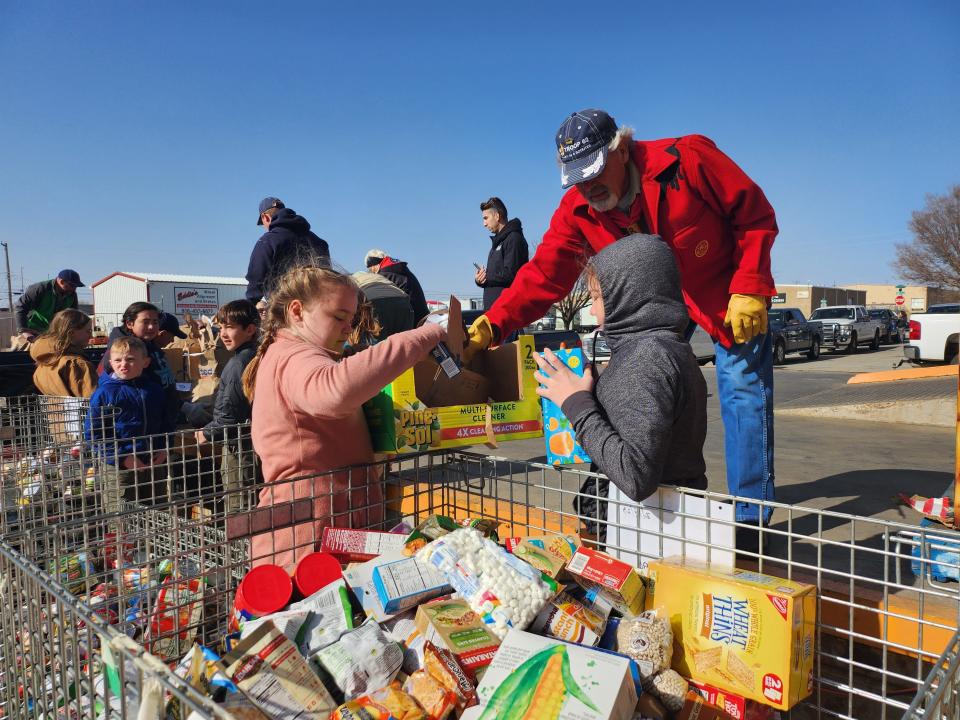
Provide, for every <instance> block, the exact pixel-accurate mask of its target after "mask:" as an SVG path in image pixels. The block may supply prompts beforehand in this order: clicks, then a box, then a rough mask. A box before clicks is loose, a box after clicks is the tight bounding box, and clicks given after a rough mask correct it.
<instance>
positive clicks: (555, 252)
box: [487, 135, 777, 347]
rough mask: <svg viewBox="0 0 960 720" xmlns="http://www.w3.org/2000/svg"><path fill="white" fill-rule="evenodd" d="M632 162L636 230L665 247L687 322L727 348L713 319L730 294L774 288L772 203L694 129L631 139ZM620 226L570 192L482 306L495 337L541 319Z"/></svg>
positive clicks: (719, 322) (719, 321)
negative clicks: (641, 224)
mask: <svg viewBox="0 0 960 720" xmlns="http://www.w3.org/2000/svg"><path fill="white" fill-rule="evenodd" d="M632 159H633V162H634V164H635V165H636V167H637V168H638V169H639V171H640V182H641V193H642V195H643V220H644V221H645V224H646V229H647V230H649V232H651V233H653V234H655V235H659V236H660V237H662V238H663V239H664V240H665V241H666V242H667V244H668V245H670V247H671V248H672V249H673V254H674V256H675V257H676V259H677V264H678V265H679V267H680V277H681V282H682V284H683V297H684V300H685V301H686V304H687V309H688V310H689V312H690V318H691V319H692V320H693V321H694V322H696V323H697V324H698V325H700V326H701V327H702V328H703V329H704V330H706V331H707V332H708V333H709V334H710V335H711V337H713V338H714V339H718V340H720V341H721V342H722V343H723V344H724V345H725V346H727V347H729V346H730V345H732V344H733V334H732V333H731V332H730V329H729V328H727V327H724V325H723V318H724V315H726V311H727V303H728V302H729V299H730V295H731V294H733V293H741V294H745V295H765V296H768V297H769V296H773V295H776V293H777V291H776V288H775V286H774V283H773V276H772V275H771V273H770V248H771V246H772V245H773V239H774V238H775V237H776V235H777V221H776V217H775V216H774V212H773V208H772V207H771V206H770V203H769V202H767V198H766V197H765V196H764V194H763V191H762V190H761V189H760V188H759V187H757V185H756V184H755V183H754V182H753V181H752V180H751V179H750V178H749V177H747V175H746V173H744V172H743V170H741V169H740V168H739V167H737V165H736V164H735V163H734V162H733V161H732V160H731V159H730V158H728V157H727V156H726V155H724V154H723V153H722V152H720V150H718V149H717V146H716V145H714V143H713V141H712V140H710V139H709V138H706V137H704V136H702V135H687V136H684V137H681V138H668V139H666V140H653V141H649V142H647V141H638V142H635V143H634V144H633V153H632ZM626 232H627V231H623V230H621V229H620V228H619V227H618V226H617V225H616V224H615V223H614V222H613V220H612V219H611V218H610V217H609V216H608V214H606V213H597V212H594V210H593V209H592V208H591V207H590V206H589V204H588V203H587V201H586V200H585V199H584V198H583V196H582V195H581V194H580V192H579V190H577V188H576V187H573V188H570V189H569V190H568V191H567V193H566V194H565V195H564V196H563V199H562V200H561V201H560V207H558V208H557V210H556V211H555V212H554V213H553V218H552V219H551V221H550V228H549V229H548V230H547V232H546V233H544V236H543V242H541V243H540V247H538V248H537V252H536V254H535V255H534V256H533V259H531V260H530V262H528V263H527V264H526V265H524V266H523V267H522V268H521V269H520V272H518V273H517V276H516V279H515V280H514V281H513V284H512V285H511V286H510V287H509V288H507V289H506V290H504V292H503V294H502V295H501V296H500V298H499V300H497V302H496V303H495V304H494V306H493V307H492V308H490V310H488V311H487V317H488V318H489V319H490V322H491V323H492V324H494V325H496V326H497V327H498V328H499V329H500V333H501V336H503V335H506V334H507V333H510V332H512V331H513V330H517V329H519V328H522V327H524V326H526V325H529V324H530V323H532V322H533V321H534V320H537V319H538V318H540V317H542V316H543V315H544V313H546V311H547V310H548V309H549V308H550V306H551V305H552V304H553V303H555V302H557V301H558V300H560V299H562V298H563V297H564V296H565V295H566V294H567V293H568V292H570V289H571V288H572V287H573V284H574V283H575V282H576V280H577V277H578V276H579V275H580V272H581V268H582V266H583V259H584V256H585V255H586V256H591V255H595V254H596V253H597V252H599V251H600V250H602V249H603V248H604V247H606V246H607V245H609V244H610V243H612V242H614V241H615V240H617V239H618V238H620V237H622V236H623V235H624V234H625V233H626Z"/></svg>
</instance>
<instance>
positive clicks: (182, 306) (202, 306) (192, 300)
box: [173, 287, 220, 315]
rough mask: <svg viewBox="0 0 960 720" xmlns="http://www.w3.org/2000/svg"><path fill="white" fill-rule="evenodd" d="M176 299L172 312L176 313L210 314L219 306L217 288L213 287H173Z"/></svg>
mask: <svg viewBox="0 0 960 720" xmlns="http://www.w3.org/2000/svg"><path fill="white" fill-rule="evenodd" d="M173 293H174V297H175V299H176V302H175V305H174V312H175V313H176V314H177V315H183V314H184V313H191V314H196V313H205V314H207V315H211V314H213V313H215V312H217V309H218V308H219V307H220V303H219V290H218V289H217V288H215V287H174V288H173Z"/></svg>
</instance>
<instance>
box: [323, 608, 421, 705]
mask: <svg viewBox="0 0 960 720" xmlns="http://www.w3.org/2000/svg"><path fill="white" fill-rule="evenodd" d="M311 659H312V660H313V662H315V663H317V664H318V665H320V667H322V668H323V669H324V670H325V671H326V672H328V673H329V674H330V677H331V678H332V679H333V681H334V682H335V683H336V685H337V687H338V688H340V690H341V691H343V694H344V697H348V698H352V697H358V696H360V695H364V694H366V693H369V692H371V691H373V690H376V689H378V688H382V687H384V686H385V685H387V684H388V683H390V682H391V681H392V680H393V679H394V678H395V677H396V676H397V673H398V672H399V671H400V666H401V665H402V664H403V649H402V648H401V647H400V645H399V644H398V643H395V642H394V641H392V640H391V639H390V638H389V637H387V634H386V633H385V632H384V631H383V630H382V629H381V628H380V626H379V625H377V623H376V622H374V621H373V620H368V621H367V622H365V623H364V624H363V625H361V626H360V627H358V628H357V629H356V630H352V631H350V632H348V633H346V634H345V635H343V637H341V638H340V639H339V640H338V641H337V642H335V643H333V644H332V645H328V646H327V647H325V648H323V649H322V650H320V652H318V653H317V654H316V655H314V656H313V657H312V658H311Z"/></svg>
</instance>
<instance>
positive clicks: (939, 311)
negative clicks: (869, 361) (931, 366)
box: [903, 303, 960, 365]
mask: <svg viewBox="0 0 960 720" xmlns="http://www.w3.org/2000/svg"><path fill="white" fill-rule="evenodd" d="M958 335H960V304H958V303H948V304H943V305H931V306H930V307H929V308H927V311H926V312H925V313H914V314H913V315H911V316H910V344H909V345H905V346H904V347H903V355H904V357H906V358H907V360H910V361H911V362H946V363H950V364H951V365H956V364H957V363H958V362H960V355H958V352H960V350H958Z"/></svg>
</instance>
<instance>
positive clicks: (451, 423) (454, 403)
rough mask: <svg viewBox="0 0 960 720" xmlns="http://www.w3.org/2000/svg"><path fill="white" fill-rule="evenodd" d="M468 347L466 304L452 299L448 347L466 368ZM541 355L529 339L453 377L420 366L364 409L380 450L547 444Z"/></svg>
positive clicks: (483, 356) (480, 358)
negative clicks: (538, 373) (538, 376)
mask: <svg viewBox="0 0 960 720" xmlns="http://www.w3.org/2000/svg"><path fill="white" fill-rule="evenodd" d="M464 342H465V337H464V333H463V326H462V323H461V320H460V303H459V301H458V300H457V299H456V298H453V297H451V298H450V318H449V330H448V341H447V345H448V346H449V348H450V351H451V352H452V353H453V354H454V356H455V357H457V359H458V361H459V360H460V354H459V353H460V352H461V351H460V350H459V349H460V348H462V347H463V344H464ZM533 352H534V344H533V338H532V337H530V336H529V335H521V336H520V338H519V340H517V342H515V343H508V344H506V345H503V346H501V347H498V348H496V349H494V350H485V351H483V352H481V353H478V354H477V355H476V356H475V357H474V358H473V359H472V360H471V362H470V363H469V365H463V367H462V368H461V372H460V373H459V374H458V375H457V376H456V377H453V378H450V377H447V375H446V373H445V372H444V371H443V370H442V369H441V368H440V366H439V365H438V364H437V362H436V361H435V360H434V359H433V358H430V357H428V358H426V359H424V360H422V361H421V362H419V363H417V364H416V365H415V366H414V367H413V368H411V369H410V370H407V371H406V372H405V373H403V374H402V375H401V376H400V377H398V378H397V379H396V380H394V381H393V382H392V383H390V384H389V385H387V387H385V388H384V389H383V390H381V391H380V393H379V394H378V395H377V396H376V397H374V398H373V399H372V400H369V401H368V402H367V403H365V404H364V413H365V414H366V417H367V425H368V426H369V428H370V437H371V439H372V441H373V449H374V451H376V452H383V453H390V454H403V453H415V452H420V451H423V450H428V449H429V450H436V449H438V448H448V447H458V446H462V445H475V444H477V443H479V442H486V443H488V444H493V445H495V444H496V443H497V442H498V441H501V440H519V439H522V438H532V437H539V436H540V435H541V434H542V433H543V421H542V418H541V415H540V398H539V396H538V395H537V381H536V380H534V379H533V373H534V371H535V370H536V363H535V362H534V360H533Z"/></svg>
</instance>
